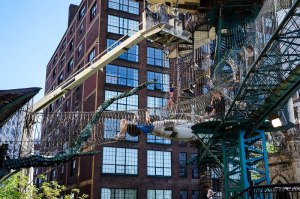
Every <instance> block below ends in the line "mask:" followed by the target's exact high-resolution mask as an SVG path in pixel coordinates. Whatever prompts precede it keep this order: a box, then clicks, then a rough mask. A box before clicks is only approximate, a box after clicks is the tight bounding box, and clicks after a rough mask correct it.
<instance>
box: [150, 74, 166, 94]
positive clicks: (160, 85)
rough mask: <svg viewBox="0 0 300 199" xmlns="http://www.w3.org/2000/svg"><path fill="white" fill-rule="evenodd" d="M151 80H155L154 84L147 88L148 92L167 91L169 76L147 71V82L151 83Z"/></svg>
mask: <svg viewBox="0 0 300 199" xmlns="http://www.w3.org/2000/svg"><path fill="white" fill-rule="evenodd" d="M153 79H156V83H155V84H151V85H149V86H148V87H147V88H148V89H149V90H160V91H163V92H167V91H169V87H170V75H169V74H163V73H156V72H151V71H148V72H147V80H148V81H151V80H153Z"/></svg>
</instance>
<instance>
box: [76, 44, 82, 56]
mask: <svg viewBox="0 0 300 199" xmlns="http://www.w3.org/2000/svg"><path fill="white" fill-rule="evenodd" d="M81 55H82V43H81V44H80V45H79V47H78V51H77V57H80V56H81Z"/></svg>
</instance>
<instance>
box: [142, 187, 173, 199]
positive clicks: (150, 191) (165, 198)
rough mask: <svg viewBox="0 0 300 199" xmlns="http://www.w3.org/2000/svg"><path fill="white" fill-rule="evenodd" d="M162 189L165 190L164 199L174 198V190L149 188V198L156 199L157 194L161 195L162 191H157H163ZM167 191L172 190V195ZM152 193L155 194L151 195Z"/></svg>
mask: <svg viewBox="0 0 300 199" xmlns="http://www.w3.org/2000/svg"><path fill="white" fill-rule="evenodd" d="M161 191H163V198H164V199H172V195H173V191H172V190H171V189H148V190H147V199H156V198H157V195H160V193H157V192H161ZM165 192H170V193H171V195H168V196H166V195H165V194H166V193H165ZM151 193H152V194H153V193H154V195H151V196H150V194H151Z"/></svg>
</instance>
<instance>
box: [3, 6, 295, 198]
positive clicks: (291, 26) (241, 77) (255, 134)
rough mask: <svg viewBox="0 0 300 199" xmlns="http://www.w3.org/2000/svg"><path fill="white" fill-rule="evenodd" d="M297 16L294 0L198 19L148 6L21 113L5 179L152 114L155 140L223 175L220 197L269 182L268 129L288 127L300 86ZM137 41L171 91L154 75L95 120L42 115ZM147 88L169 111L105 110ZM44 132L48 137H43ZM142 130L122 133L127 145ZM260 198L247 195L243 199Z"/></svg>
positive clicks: (85, 151) (80, 151) (85, 148)
mask: <svg viewBox="0 0 300 199" xmlns="http://www.w3.org/2000/svg"><path fill="white" fill-rule="evenodd" d="M299 9H300V0H297V1H287V0H284V1H279V0H266V1H251V0H249V1H229V0H228V1H220V2H218V3H216V4H215V5H214V7H213V8H211V9H209V10H207V11H205V12H204V13H201V14H199V13H197V12H188V11H186V10H181V9H180V8H178V7H176V6H175V7H169V6H166V5H165V4H154V3H150V2H147V3H145V10H144V13H143V22H142V29H141V30H140V31H137V32H130V33H128V35H126V36H124V37H123V38H121V39H120V41H117V42H116V44H114V45H113V46H112V47H111V48H110V49H107V50H106V51H105V52H103V53H101V54H99V55H98V56H97V57H96V58H95V59H94V60H93V61H92V62H91V63H89V64H88V65H86V66H85V67H83V68H82V70H81V71H78V72H77V73H76V74H74V75H73V76H71V77H70V78H68V79H67V80H66V81H65V82H63V83H62V84H61V85H60V86H58V87H57V88H56V89H54V90H53V91H52V92H51V93H49V94H47V95H46V96H45V97H44V98H43V99H42V100H40V101H38V102H37V103H35V104H34V105H33V106H32V107H31V108H29V109H28V110H27V111H24V112H23V113H24V115H26V118H24V117H22V120H23V121H24V122H23V125H22V126H21V127H20V128H21V129H22V130H21V131H22V136H21V137H22V139H21V140H19V139H17V140H2V142H4V143H5V142H6V143H9V144H10V145H14V144H16V143H18V144H19V143H21V144H19V145H20V149H17V151H20V153H19V155H17V157H13V158H12V159H7V160H4V161H3V165H2V168H3V169H5V170H6V171H7V173H9V171H10V169H20V168H28V167H31V166H52V165H56V164H59V163H61V162H64V161H67V160H70V159H71V158H73V157H75V156H79V155H93V154H95V153H97V151H95V147H96V146H97V145H102V144H106V143H110V142H117V141H118V140H115V139H113V137H114V136H115V135H116V133H117V132H118V131H119V129H116V126H118V124H119V122H120V120H121V119H126V120H128V121H132V120H133V119H134V118H136V117H138V118H139V123H145V119H146V113H149V114H150V116H151V119H152V120H153V122H152V124H153V125H154V126H155V129H156V130H155V131H153V132H152V134H153V135H157V136H161V137H164V138H168V139H175V140H179V141H186V142H191V143H193V145H194V146H195V147H197V148H198V150H199V153H198V154H199V155H198V157H197V158H196V159H195V160H197V162H198V164H200V165H207V166H209V167H210V168H213V169H217V170H220V171H221V172H220V173H222V174H220V176H219V177H220V178H222V184H223V192H224V194H223V196H224V197H225V198H230V197H233V196H234V195H236V194H238V193H240V192H242V191H243V190H245V189H249V187H251V186H259V185H268V184H270V176H269V170H268V154H267V149H266V142H267V141H266V132H273V131H278V130H285V129H288V128H291V127H293V125H294V124H295V119H294V117H293V111H292V109H291V101H290V98H291V96H292V95H293V93H294V92H295V91H296V90H297V89H299V87H300V59H299V57H300V56H299V55H300V10H299ZM143 39H148V40H150V41H152V42H153V43H155V44H157V45H160V46H161V47H162V48H164V50H165V52H166V56H167V57H168V59H169V62H170V64H169V68H168V69H167V70H168V72H170V74H172V75H171V76H170V79H169V86H165V87H164V86H162V85H161V84H160V81H161V78H163V77H154V78H153V79H154V81H152V82H148V83H144V84H142V85H140V86H138V87H136V88H134V89H132V90H131V91H129V92H127V93H123V94H121V95H119V96H116V97H113V98H111V99H108V100H106V101H105V102H104V103H103V104H102V105H101V106H100V107H99V108H98V109H97V111H96V112H95V113H83V112H55V113H45V112H40V111H41V110H42V109H43V108H45V107H46V106H47V105H49V104H51V103H52V102H54V101H55V100H57V99H60V98H61V97H62V96H63V95H64V94H65V93H66V92H72V90H73V89H74V88H76V86H77V85H78V84H80V83H82V82H83V81H85V80H86V79H87V78H88V77H90V76H91V75H93V74H94V73H95V72H97V71H99V70H103V68H104V67H105V65H107V64H109V63H110V62H111V61H112V60H114V59H116V58H117V57H118V56H120V55H121V54H122V53H124V52H125V51H127V50H128V49H130V47H132V46H133V45H135V44H137V43H139V42H140V41H142V40H143ZM151 86H154V87H155V88H158V89H161V90H164V91H167V92H166V99H167V100H168V102H169V103H168V104H167V105H166V106H163V107H160V108H153V109H151V108H148V109H139V110H123V111H114V110H112V109H111V108H110V105H112V104H113V103H114V102H115V101H117V100H122V98H124V97H127V98H130V97H132V95H134V94H135V93H136V92H138V91H139V90H140V89H143V88H145V87H151ZM105 110H106V111H105ZM21 112H22V111H21ZM276 121H277V122H279V124H278V123H275V122H276ZM105 132H109V133H105ZM45 133H47V134H49V135H50V136H48V137H47V138H44V139H43V137H42V139H41V134H45ZM139 133H140V132H133V133H130V134H127V135H126V139H134V137H135V136H138V135H139ZM35 144H38V146H39V148H38V150H34V145H35ZM260 194H261V192H259V191H257V192H255V194H251V193H249V192H244V193H243V194H242V195H241V198H259V197H260ZM272 194H273V192H270V193H269V194H268V193H266V194H265V193H264V197H265V198H272V196H273V195H272Z"/></svg>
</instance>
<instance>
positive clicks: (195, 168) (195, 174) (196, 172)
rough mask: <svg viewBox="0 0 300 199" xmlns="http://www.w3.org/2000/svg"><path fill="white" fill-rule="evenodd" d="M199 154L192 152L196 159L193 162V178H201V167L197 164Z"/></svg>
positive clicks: (192, 157) (192, 156) (193, 157)
mask: <svg viewBox="0 0 300 199" xmlns="http://www.w3.org/2000/svg"><path fill="white" fill-rule="evenodd" d="M197 156H198V154H197V153H192V154H191V159H195V161H194V162H193V165H192V166H193V167H192V178H199V167H198V164H197V160H196V158H197Z"/></svg>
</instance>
